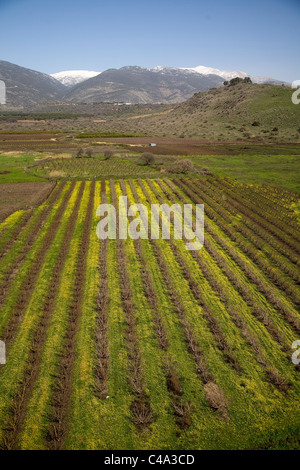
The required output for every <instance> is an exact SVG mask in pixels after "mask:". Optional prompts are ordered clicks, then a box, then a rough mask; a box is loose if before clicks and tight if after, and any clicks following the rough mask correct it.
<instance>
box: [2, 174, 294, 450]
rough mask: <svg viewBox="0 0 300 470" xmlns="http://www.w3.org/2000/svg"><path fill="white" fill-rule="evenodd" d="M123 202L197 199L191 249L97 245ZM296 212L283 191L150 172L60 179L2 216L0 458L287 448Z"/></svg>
mask: <svg viewBox="0 0 300 470" xmlns="http://www.w3.org/2000/svg"><path fill="white" fill-rule="evenodd" d="M124 177H125V176H124ZM122 195H123V196H125V195H126V196H127V197H128V201H129V203H130V204H132V203H134V202H135V203H143V204H144V205H145V206H147V207H149V205H150V204H151V203H159V204H161V203H163V202H165V203H168V204H172V203H178V204H180V205H182V204H186V203H194V204H196V203H203V204H204V206H205V244H204V247H203V248H202V249H201V250H199V251H188V250H186V247H185V241H184V240H177V239H174V238H172V239H171V240H164V239H161V238H160V239H158V240H151V239H149V240H144V239H137V240H132V239H130V238H129V239H127V240H122V239H121V240H120V239H116V240H99V239H98V237H97V235H96V227H97V224H98V222H99V220H100V219H99V217H97V216H96V210H97V207H98V206H99V205H100V203H112V204H114V205H115V207H116V208H118V199H119V196H122ZM298 213H299V197H298V195H297V194H296V193H293V192H292V191H289V190H288V189H282V188H279V187H275V186H268V185H252V184H246V183H239V182H237V181H234V180H231V179H228V178H223V177H222V178H221V177H214V176H212V177H205V178H204V177H199V176H194V177H193V176H190V177H182V176H178V177H172V178H168V177H164V176H163V175H162V176H161V177H159V178H154V179H146V178H144V179H137V178H135V179H126V180H125V179H124V180H122V179H111V180H109V179H107V180H103V181H76V180H74V181H60V182H58V183H57V184H56V185H55V187H54V188H53V190H52V192H51V194H50V195H49V197H47V199H46V200H45V201H44V202H43V203H41V204H40V205H38V206H36V207H29V208H28V209H26V210H19V211H17V212H14V213H12V214H11V215H10V216H8V217H7V218H6V219H5V220H4V221H3V222H2V223H1V224H0V339H1V340H2V341H4V342H5V344H6V349H7V362H6V364H5V365H0V397H1V400H0V447H1V448H3V449H116V450H117V449H274V448H276V449H294V448H299V437H300V411H299V398H300V383H299V366H297V365H295V364H294V363H293V362H292V354H293V352H294V349H292V344H293V342H294V341H295V340H299V339H300V316H299V305H300V289H299V284H300V271H299V253H300V233H299V215H298ZM194 222H195V219H194ZM162 223H163V215H162Z"/></svg>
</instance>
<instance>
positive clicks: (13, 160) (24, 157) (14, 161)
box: [0, 153, 47, 183]
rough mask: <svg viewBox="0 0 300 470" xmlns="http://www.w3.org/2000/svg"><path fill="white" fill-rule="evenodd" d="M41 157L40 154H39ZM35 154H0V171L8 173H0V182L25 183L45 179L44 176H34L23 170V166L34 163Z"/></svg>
mask: <svg viewBox="0 0 300 470" xmlns="http://www.w3.org/2000/svg"><path fill="white" fill-rule="evenodd" d="M39 157H41V155H39ZM35 158H37V155H33V154H28V153H20V154H18V153H16V154H9V155H7V154H6V155H5V154H0V168H1V172H3V171H9V173H7V174H4V175H1V174H0V183H26V182H28V183H29V182H32V181H47V180H46V179H45V178H40V177H36V176H34V175H31V174H28V173H26V172H25V171H24V168H25V167H26V166H29V165H33V164H34V163H35Z"/></svg>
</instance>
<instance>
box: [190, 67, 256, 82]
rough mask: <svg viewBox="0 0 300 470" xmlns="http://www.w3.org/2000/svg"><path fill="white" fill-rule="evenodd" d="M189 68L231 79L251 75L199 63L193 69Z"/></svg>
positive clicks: (204, 73)
mask: <svg viewBox="0 0 300 470" xmlns="http://www.w3.org/2000/svg"><path fill="white" fill-rule="evenodd" d="M188 70H194V71H195V72H197V73H201V74H203V75H211V74H214V75H219V77H222V78H224V80H231V79H232V78H235V77H239V78H245V77H249V74H248V73H246V72H241V71H240V70H234V71H228V70H219V69H214V68H212V67H205V66H204V65H198V67H194V68H192V69H188Z"/></svg>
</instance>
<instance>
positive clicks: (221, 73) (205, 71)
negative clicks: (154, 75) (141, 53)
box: [148, 65, 289, 85]
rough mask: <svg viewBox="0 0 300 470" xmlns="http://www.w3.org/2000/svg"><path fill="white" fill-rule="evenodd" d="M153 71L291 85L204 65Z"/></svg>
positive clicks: (155, 68) (156, 68)
mask: <svg viewBox="0 0 300 470" xmlns="http://www.w3.org/2000/svg"><path fill="white" fill-rule="evenodd" d="M148 70H151V71H152V72H159V73H168V72H169V71H173V72H175V71H176V70H178V71H184V72H190V73H198V74H201V75H217V76H218V77H221V78H222V79H224V80H231V79H232V78H236V77H239V78H246V77H250V78H251V80H252V82H253V83H257V84H260V85H262V84H270V85H289V83H287V82H284V81H282V80H277V79H276V78H271V77H254V76H252V75H250V74H249V73H246V72H242V71H240V70H234V71H228V70H220V69H216V68H213V67H205V66H204V65H198V67H193V68H183V67H182V68H175V67H163V66H161V65H159V66H157V67H154V68H153V69H148Z"/></svg>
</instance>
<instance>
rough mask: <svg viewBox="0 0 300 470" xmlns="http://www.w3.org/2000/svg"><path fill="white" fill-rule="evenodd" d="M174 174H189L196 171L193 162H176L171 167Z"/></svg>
mask: <svg viewBox="0 0 300 470" xmlns="http://www.w3.org/2000/svg"><path fill="white" fill-rule="evenodd" d="M170 169H171V172H172V173H189V172H191V171H193V170H194V164H193V162H191V160H185V159H184V160H176V161H175V162H174V163H173V164H172V165H171V167H170Z"/></svg>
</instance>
